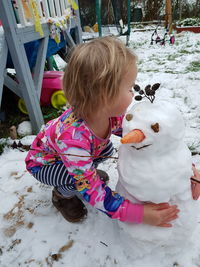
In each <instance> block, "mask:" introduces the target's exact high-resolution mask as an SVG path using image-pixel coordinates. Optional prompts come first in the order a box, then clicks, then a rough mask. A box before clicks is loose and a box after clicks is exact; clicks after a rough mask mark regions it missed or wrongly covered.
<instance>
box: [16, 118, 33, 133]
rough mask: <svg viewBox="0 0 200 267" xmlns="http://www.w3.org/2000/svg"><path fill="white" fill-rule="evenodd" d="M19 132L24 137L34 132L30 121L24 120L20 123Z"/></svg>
mask: <svg viewBox="0 0 200 267" xmlns="http://www.w3.org/2000/svg"><path fill="white" fill-rule="evenodd" d="M17 133H18V135H19V136H21V137H23V136H26V135H31V134H32V126H31V123H30V121H23V122H21V123H20V124H19V125H18V128H17Z"/></svg>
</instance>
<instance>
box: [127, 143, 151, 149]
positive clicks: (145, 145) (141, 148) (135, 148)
mask: <svg viewBox="0 0 200 267" xmlns="http://www.w3.org/2000/svg"><path fill="white" fill-rule="evenodd" d="M151 145H152V144H149V145H144V146H141V147H135V146H131V147H133V148H135V149H136V150H140V149H142V148H145V147H148V146H151Z"/></svg>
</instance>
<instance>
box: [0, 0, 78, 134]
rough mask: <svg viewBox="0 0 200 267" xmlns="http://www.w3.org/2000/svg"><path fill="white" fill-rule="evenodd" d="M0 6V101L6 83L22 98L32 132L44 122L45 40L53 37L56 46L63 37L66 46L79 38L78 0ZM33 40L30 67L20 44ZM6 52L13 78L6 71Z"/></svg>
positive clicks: (22, 0)
mask: <svg viewBox="0 0 200 267" xmlns="http://www.w3.org/2000/svg"><path fill="white" fill-rule="evenodd" d="M0 6H1V8H0V20H1V23H2V26H0V62H1V64H0V104H1V100H2V91H3V85H6V87H8V88H9V89H10V90H12V91H13V92H14V93H15V94H17V95H18V96H19V97H20V98H23V99H24V101H25V104H26V107H27V110H28V114H29V117H30V120H31V124H32V128H33V132H34V133H37V132H38V131H39V129H40V128H41V126H42V124H43V123H44V121H43V115H42V112H41V107H40V102H39V99H40V94H41V84H42V78H43V72H44V66H45V61H46V59H47V49H48V45H49V40H50V39H54V41H55V42H54V43H55V46H56V45H59V43H60V41H61V37H63V39H64V41H65V45H67V46H68V47H73V46H75V45H76V44H77V43H81V42H82V33H81V26H80V17H79V9H78V1H77V0H16V1H13V0H0ZM36 40H37V41H38V40H39V46H38V51H37V56H36V60H35V64H34V67H33V68H31V67H30V62H29V60H28V56H27V53H26V50H25V45H24V44H27V43H30V42H34V41H36ZM32 52H34V51H32ZM8 55H10V57H11V60H12V63H13V65H14V69H15V72H16V79H15V80H14V79H12V78H11V77H10V76H9V75H8V73H7V59H8Z"/></svg>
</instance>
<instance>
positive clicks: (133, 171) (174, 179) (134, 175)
mask: <svg viewBox="0 0 200 267" xmlns="http://www.w3.org/2000/svg"><path fill="white" fill-rule="evenodd" d="M127 116H129V117H128V119H126V118H127ZM131 117H132V118H131ZM156 125H157V126H156ZM155 126H156V128H155ZM152 127H153V128H152ZM135 129H137V130H140V131H142V133H143V134H144V139H143V140H142V141H141V142H138V143H136V142H134V139H133V138H132V139H131V138H129V140H128V143H124V144H122V145H121V146H120V148H119V160H118V169H119V181H118V183H117V187H116V188H117V192H119V193H120V194H121V195H123V196H125V197H126V198H128V199H129V200H130V201H132V202H134V203H142V202H144V203H145V202H153V203H163V202H168V203H171V204H176V205H178V207H179V209H180V211H181V212H180V214H179V218H178V219H177V220H175V221H174V222H173V223H172V224H173V227H172V228H168V229H165V228H159V227H155V226H150V225H142V224H141V225H135V226H134V227H132V225H131V224H125V223H121V222H119V224H120V227H121V229H122V230H123V232H122V236H123V233H126V239H127V238H128V237H129V240H130V241H129V243H130V244H131V245H130V244H129V245H127V246H129V247H131V248H132V249H133V252H132V256H133V255H135V256H134V257H136V258H137V257H138V253H135V251H140V254H141V252H142V251H143V247H145V250H144V252H143V255H144V256H146V254H148V253H149V254H154V252H155V251H157V249H158V248H159V251H157V255H159V254H160V255H161V252H163V251H164V252H165V253H167V254H171V255H172V256H174V255H175V254H178V253H180V251H181V253H183V251H184V250H185V242H184V241H185V240H187V242H191V243H192V240H190V237H192V233H193V231H194V230H195V228H196V227H197V225H198V223H197V221H198V219H199V218H198V219H197V216H196V214H198V212H199V208H198V206H199V205H198V206H197V202H196V201H195V200H193V199H192V194H191V183H190V177H191V176H192V159H191V152H190V151H189V149H188V147H187V146H186V144H185V143H184V141H183V137H184V122H183V119H182V116H181V114H180V112H179V111H178V110H177V108H176V106H174V105H173V104H171V103H170V102H168V101H163V100H160V99H159V98H157V97H156V100H155V101H154V102H153V103H151V102H150V101H149V100H147V99H145V100H143V101H142V102H140V103H137V104H135V105H134V106H133V107H132V108H131V110H129V111H128V114H127V115H126V116H125V119H124V121H123V133H124V136H125V137H123V138H126V136H130V134H131V133H133V131H135ZM153 129H154V130H153ZM127 235H128V236H127ZM123 239H124V238H123V237H122V240H123ZM131 240H132V241H131ZM192 245H193V244H191V246H192ZM147 252H148V253H147ZM176 257H179V256H178V255H176Z"/></svg>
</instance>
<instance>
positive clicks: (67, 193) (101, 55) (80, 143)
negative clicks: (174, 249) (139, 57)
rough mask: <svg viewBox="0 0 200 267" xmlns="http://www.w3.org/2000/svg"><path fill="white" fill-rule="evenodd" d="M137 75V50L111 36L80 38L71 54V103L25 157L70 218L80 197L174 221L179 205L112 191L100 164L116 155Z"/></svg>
mask: <svg viewBox="0 0 200 267" xmlns="http://www.w3.org/2000/svg"><path fill="white" fill-rule="evenodd" d="M136 75H137V67H136V57H135V55H134V54H133V53H132V52H131V51H130V50H129V49H128V48H126V47H125V46H124V44H123V43H122V42H121V41H119V40H117V39H115V38H113V37H103V38H98V39H96V40H93V41H91V42H89V43H85V44H80V45H78V46H77V47H76V48H75V49H74V51H73V53H72V55H71V58H70V61H69V63H68V64H67V67H66V70H65V74H64V78H63V89H64V91H65V95H66V98H67V100H68V101H69V103H70V105H71V108H69V109H67V110H66V111H65V112H64V113H63V114H62V115H61V116H60V117H58V118H57V119H54V120H52V121H49V122H48V123H47V124H46V125H45V126H44V128H43V129H42V130H41V132H40V133H39V134H38V135H37V137H36V138H35V140H34V142H33V144H32V146H31V150H30V151H29V153H28V155H27V157H26V165H27V169H28V171H29V172H30V173H31V174H32V175H33V176H34V177H35V178H36V179H37V180H39V181H40V182H42V183H45V184H48V185H52V186H54V189H53V192H52V202H53V205H54V206H55V207H56V208H57V209H58V210H59V211H60V212H61V214H62V215H63V216H64V218H65V219H66V220H68V221H70V222H78V221H80V220H82V219H83V218H84V217H85V216H86V214H87V210H86V208H85V205H84V204H83V202H82V200H84V201H87V202H88V203H89V204H91V205H92V206H94V207H95V208H97V209H98V210H100V211H102V212H104V213H105V214H107V215H108V216H109V217H111V218H113V219H118V220H120V221H126V222H130V223H146V224H151V225H157V226H162V227H170V226H171V224H170V222H171V221H172V220H174V219H176V218H177V216H178V215H177V214H178V212H179V210H178V208H177V206H176V205H172V206H170V205H169V204H167V203H161V204H146V205H138V204H132V203H131V202H130V201H129V200H126V199H124V197H123V196H120V195H119V194H117V193H116V192H114V191H112V190H111V189H110V188H109V187H108V186H107V185H106V181H107V180H108V176H107V174H106V173H105V172H103V171H100V170H98V169H97V166H98V164H99V163H100V162H102V161H103V160H105V159H106V158H107V157H109V156H111V155H112V152H113V146H112V143H111V141H110V140H109V139H110V136H111V134H115V135H118V136H121V130H122V128H121V124H122V118H123V114H124V113H125V112H126V109H127V107H128V106H129V104H130V103H131V101H132V97H133V91H132V87H133V85H134V82H135V79H136ZM195 177H196V176H195ZM133 179H134V177H133Z"/></svg>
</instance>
